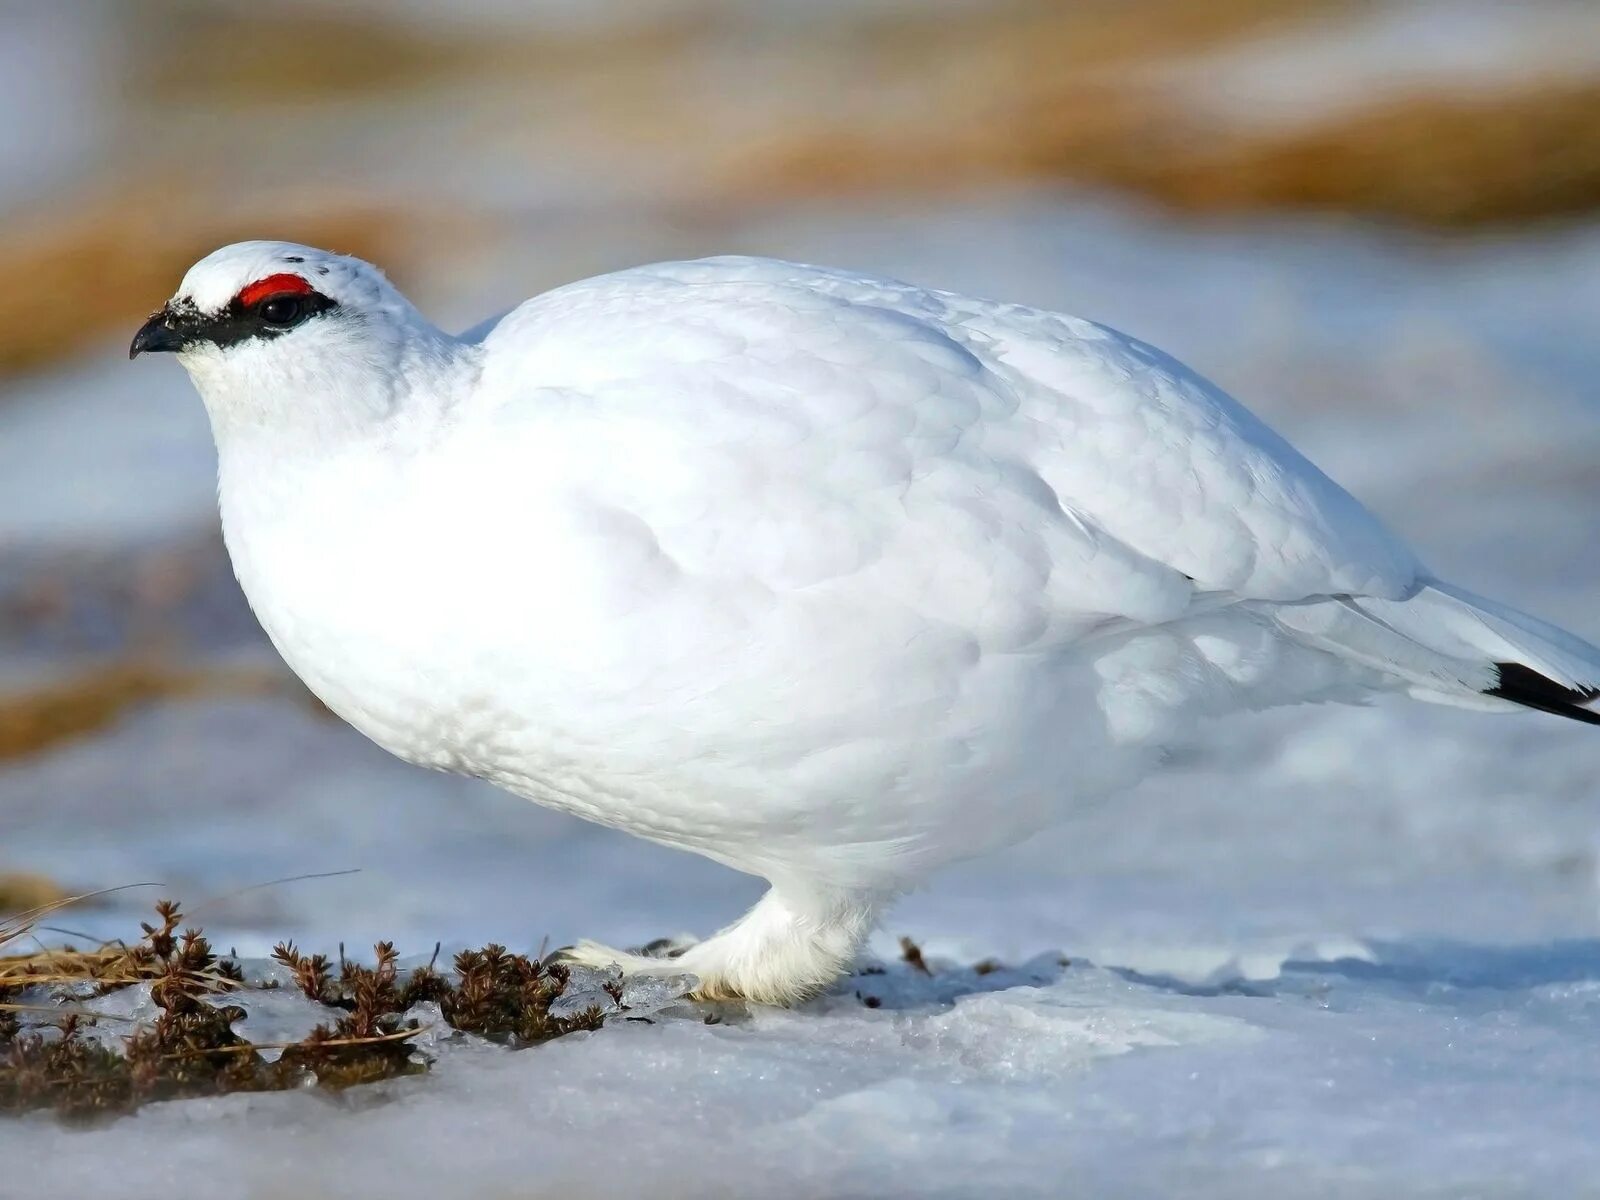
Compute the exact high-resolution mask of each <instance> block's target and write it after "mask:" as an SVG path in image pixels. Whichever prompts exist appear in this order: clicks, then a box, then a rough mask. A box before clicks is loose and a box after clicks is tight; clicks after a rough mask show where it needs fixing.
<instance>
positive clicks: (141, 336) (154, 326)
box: [128, 308, 190, 358]
mask: <svg viewBox="0 0 1600 1200" xmlns="http://www.w3.org/2000/svg"><path fill="white" fill-rule="evenodd" d="M174 324H175V323H174V321H173V319H172V311H171V310H170V309H167V308H163V309H162V310H161V311H160V312H158V313H156V314H155V315H154V316H153V317H151V318H150V319H149V320H148V321H146V322H145V323H144V324H143V325H141V326H139V332H138V333H136V334H134V335H133V344H132V345H131V346H129V347H128V357H129V358H138V357H139V355H141V354H173V353H176V352H177V351H179V350H182V349H183V348H184V347H185V346H187V345H188V344H189V340H190V339H189V338H188V337H186V336H185V335H184V333H183V331H182V330H180V329H177V328H174Z"/></svg>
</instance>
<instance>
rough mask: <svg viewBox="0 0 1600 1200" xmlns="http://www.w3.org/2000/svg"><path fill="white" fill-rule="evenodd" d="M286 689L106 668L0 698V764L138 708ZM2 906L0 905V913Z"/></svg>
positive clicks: (256, 674) (248, 677) (198, 673)
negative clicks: (178, 700)
mask: <svg viewBox="0 0 1600 1200" xmlns="http://www.w3.org/2000/svg"><path fill="white" fill-rule="evenodd" d="M290 688H291V685H290V684H289V683H288V682H287V681H286V680H285V678H284V677H283V676H282V675H280V674H278V673H276V672H272V671H267V670H247V669H229V670H220V669H192V668H181V667H174V666H168V665H164V664H161V663H155V662H144V661H133V662H121V663H112V664H108V665H106V666H102V667H99V668H96V669H93V670H89V671H85V672H83V673H82V674H79V675H77V676H75V677H73V678H71V679H68V680H65V681H63V682H60V683H54V684H51V685H49V686H46V687H41V688H37V689H35V690H32V691H27V692H18V693H12V694H10V695H4V694H0V762H3V761H5V760H6V759H9V758H19V757H22V756H24V755H28V754H37V753H39V752H40V751H43V750H48V749H49V748H51V747H52V746H55V745H57V744H59V743H61V742H65V741H68V740H70V739H72V738H78V737H83V736H85V735H87V734H91V733H96V732H98V731H100V730H102V729H104V728H106V727H107V726H108V725H110V724H111V723H112V722H113V721H115V720H117V719H118V718H119V717H121V716H122V715H123V714H124V713H125V712H127V711H128V710H129V709H131V708H134V707H136V706H138V705H141V704H149V703H153V702H156V701H161V700H173V699H181V698H186V697H192V696H202V695H204V696H250V695H271V694H281V693H283V692H285V691H286V690H289V689H290ZM296 694H298V693H296ZM3 894H4V893H3V892H0V896H3ZM5 907H7V906H6V905H5V904H4V903H0V909H4V908H5Z"/></svg>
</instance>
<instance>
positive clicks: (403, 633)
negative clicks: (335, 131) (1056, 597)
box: [241, 545, 1261, 878]
mask: <svg viewBox="0 0 1600 1200" xmlns="http://www.w3.org/2000/svg"><path fill="white" fill-rule="evenodd" d="M296 549H297V552H300V553H303V552H304V547H303V545H302V546H300V547H297V548H296ZM486 558H487V556H486ZM396 561H404V556H402V555H400V554H396V553H383V554H374V555H373V557H372V558H371V560H370V561H368V562H366V563H364V564H363V563H356V564H354V568H355V569H352V564H351V563H350V562H348V561H345V562H337V563H336V562H335V561H334V560H333V559H332V558H331V557H330V559H329V560H328V562H327V563H326V564H325V566H324V569H325V570H326V571H327V572H334V571H340V572H343V575H342V577H341V578H340V580H339V582H338V586H325V585H322V584H321V583H320V580H321V579H323V578H324V577H323V576H321V575H319V573H318V572H307V571H301V572H300V577H302V578H312V579H318V580H319V587H318V588H317V589H316V590H315V592H313V591H312V590H311V589H307V590H306V591H304V592H303V593H302V594H300V595H299V596H298V597H296V596H293V595H292V594H291V593H290V592H288V591H287V590H285V589H281V588H277V587H274V588H272V589H269V590H268V591H267V593H266V596H265V602H263V594H262V590H261V589H260V588H257V589H255V590H254V591H253V592H252V600H253V602H254V603H255V604H256V608H257V612H258V615H259V616H260V617H261V619H262V623H263V625H264V626H266V628H267V630H268V632H269V634H270V635H271V636H272V638H273V640H274V642H275V643H276V644H277V646H278V647H279V649H280V651H281V652H282V653H283V655H284V657H285V658H286V659H287V661H288V662H289V664H290V665H291V666H292V667H293V668H294V669H295V670H296V671H297V672H298V673H299V674H300V675H301V677H302V678H303V679H305V681H306V682H307V684H308V685H309V686H310V687H311V688H312V690H313V691H315V692H316V693H317V694H318V695H319V696H320V697H321V698H322V699H323V700H324V701H325V702H327V704H328V705H329V707H330V708H332V709H333V710H334V711H335V712H336V713H338V714H339V715H340V716H342V717H344V718H345V719H346V720H348V721H349V722H350V723H351V724H352V725H354V726H355V727H356V728H357V729H359V730H361V731H362V732H363V733H365V734H367V735H368V736H369V737H371V738H372V739H373V740H375V741H377V742H378V743H379V744H380V745H382V746H384V747H386V748H387V749H389V750H390V751H392V752H393V753H395V754H397V755H398V756H400V757H401V758H404V759H406V760H408V761H410V762H414V763H417V764H419V765H422V766H427V767H432V768H435V769H439V770H446V771H453V772H460V773H464V774H468V775H473V776H478V777H481V778H485V779H488V780H490V781H492V782H495V783H497V784H499V785H501V786H503V787H505V788H507V789H508V790H510V791H513V792H515V793H517V794H519V795H523V796H525V797H528V798H529V799H532V800H535V801H537V802H539V803H541V804H545V805H548V806H551V807H554V808H558V809H562V810H564V811H568V812H571V813H574V814H576V815H578V816H581V817H584V818H587V819H589V820H593V821H597V822H600V823H602V824H606V825H610V826H614V827H617V828H621V829H625V830H628V831H630V832H633V833H636V834H639V835H641V836H645V837H648V838H651V839H654V840H657V841H661V842H665V843H668V844H672V845H677V846H684V847H687V848H691V849H695V850H699V851H700V852H702V853H705V854H707V855H709V856H711V857H714V858H717V859H719V860H721V861H724V862H728V863H730V864H732V865H735V866H739V867H741V868H744V869H748V870H753V871H757V872H761V873H766V874H770V873H772V872H774V871H779V870H783V869H805V870H809V871H811V872H813V873H826V872H831V873H833V874H835V875H841V876H842V875H854V876H860V877H862V878H873V877H879V878H881V877H883V876H885V875H891V874H901V875H905V876H914V875H915V874H916V873H918V872H920V871H922V870H925V869H927V868H928V867H930V866H935V865H938V864H940V863H942V862H947V861H950V860H953V859H956V858H961V857H965V856H970V855H973V854H978V853H982V852H984V851H986V850H988V849H991V848H993V847H996V846H1000V845H1004V844H1007V843H1010V842H1014V841H1016V840H1019V839H1020V838H1022V837H1025V836H1028V835H1030V834H1032V833H1033V832H1036V831H1037V830H1038V829H1040V828H1043V827H1045V826H1047V825H1049V824H1050V823H1052V821H1054V820H1055V819H1057V818H1058V817H1059V816H1060V815H1061V814H1062V812H1063V810H1064V809H1065V808H1067V807H1068V806H1069V805H1070V804H1071V803H1072V802H1073V801H1074V800H1080V799H1084V798H1088V797H1093V796H1098V795H1101V794H1103V793H1105V792H1106V791H1108V790H1110V789H1112V788H1114V787H1116V786H1119V785H1121V784H1123V783H1126V782H1128V781H1129V780H1130V779H1132V778H1135V777H1137V776H1138V775H1139V774H1140V773H1141V772H1142V771H1143V770H1144V769H1145V768H1146V767H1147V766H1148V765H1149V764H1150V763H1151V762H1152V761H1153V759H1154V757H1155V754H1156V753H1157V752H1158V750H1159V747H1160V746H1161V745H1162V744H1163V743H1164V742H1165V741H1166V740H1167V739H1168V738H1169V737H1170V736H1172V735H1173V733H1175V732H1177V731H1179V730H1180V729H1181V727H1182V726H1183V725H1184V724H1185V723H1187V722H1188V721H1189V720H1191V719H1192V717H1193V716H1194V715H1195V714H1197V713H1200V712H1203V711H1206V710H1207V709H1208V708H1210V709H1213V710H1215V709H1214V705H1213V701H1217V699H1218V697H1222V698H1223V700H1222V710H1223V711H1226V708H1228V707H1237V706H1238V705H1239V701H1240V699H1241V697H1243V696H1244V692H1243V691H1242V689H1241V688H1239V687H1238V686H1237V681H1230V680H1224V679H1222V676H1221V673H1219V671H1218V670H1216V669H1214V668H1213V666H1212V664H1211V663H1210V660H1209V659H1208V658H1207V655H1209V654H1214V653H1215V651H1214V650H1207V649H1204V648H1203V647H1204V646H1205V645H1207V644H1210V643H1215V644H1218V645H1230V646H1231V645H1234V644H1236V643H1238V642H1240V641H1241V640H1244V639H1248V638H1258V639H1259V637H1260V636H1261V635H1260V630H1259V628H1258V627H1256V626H1255V625H1253V624H1252V623H1251V622H1249V621H1247V620H1245V619H1244V618H1229V619H1227V620H1223V619H1222V618H1205V619H1204V620H1205V622H1209V624H1204V623H1202V624H1201V625H1197V626H1195V627H1194V628H1193V629H1187V628H1186V627H1185V626H1184V624H1183V623H1181V622H1179V623H1175V624H1174V625H1171V626H1167V627H1163V628H1160V629H1150V630H1145V631H1139V632H1135V633H1132V634H1129V635H1128V636H1125V637H1121V638H1114V639H1106V640H1102V641H1098V642H1095V643H1094V644H1092V645H1063V646H1053V647H1044V648H1040V649H1037V650H1031V651H1022V650H1017V649H1014V648H1009V649H1003V650H991V649H987V648H986V647H985V646H984V644H983V642H982V639H981V638H979V637H977V636H975V634H974V632H973V631H972V630H970V629H967V628H964V627H962V626H960V625H956V624H953V623H949V622H944V623H941V622H936V621H931V620H927V619H925V618H923V617H921V616H919V614H918V613H917V612H916V611H914V610H912V609H910V608H907V607H905V606H903V605H902V606H896V605H893V604H890V603H887V602H886V601H884V600H883V599H882V598H881V597H879V596H877V595H876V594H874V593H872V592H870V591H867V590H865V589H860V588H857V589H855V590H854V591H844V590H838V591H830V590H829V589H827V588H810V589H803V590H799V591H796V592H793V593H790V594H786V595H774V594H773V593H772V592H770V591H766V590H759V589H757V590H752V591H750V592H748V593H746V592H742V591H740V590H739V589H738V588H737V587H734V586H732V585H717V586H715V587H713V586H710V585H706V586H701V585H700V584H699V582H698V581H695V580H689V581H675V580H671V579H670V577H669V580H668V584H667V585H666V586H662V587H660V588H658V589H656V590H655V591H651V592H648V593H644V594H634V593H633V592H628V591H624V590H621V589H617V588H603V587H599V586H592V587H583V586H579V585H578V584H576V583H572V582H570V581H568V582H565V586H562V583H563V581H560V580H558V581H556V583H554V584H552V582H551V581H550V580H547V579H542V578H539V577H535V576H532V575H518V574H512V573H510V568H507V567H502V566H500V565H499V564H498V563H495V564H493V569H489V568H483V567H476V566H475V567H474V569H473V570H471V571H468V570H464V569H463V570H456V571H452V570H448V569H442V568H441V569H433V570H415V569H409V568H408V573H407V574H406V576H405V577H404V578H395V577H392V575H385V574H384V571H385V569H386V566H385V564H392V563H394V562H396ZM391 569H392V568H391ZM286 574H288V573H287V572H281V571H280V572H277V573H274V574H273V575H272V576H270V577H269V576H268V575H267V574H266V573H263V575H262V578H263V579H267V578H271V579H274V580H275V579H276V578H278V577H281V576H284V575H286ZM253 578H255V576H254V575H253V574H252V573H251V572H249V571H246V572H241V579H242V580H244V581H246V585H247V591H251V588H250V586H249V584H250V581H251V580H252V579H253ZM469 584H470V586H469ZM1229 620H1231V621H1233V622H1234V624H1229V623H1228V621H1229ZM1219 622H1221V623H1220V624H1219ZM1201 635H1204V636H1201Z"/></svg>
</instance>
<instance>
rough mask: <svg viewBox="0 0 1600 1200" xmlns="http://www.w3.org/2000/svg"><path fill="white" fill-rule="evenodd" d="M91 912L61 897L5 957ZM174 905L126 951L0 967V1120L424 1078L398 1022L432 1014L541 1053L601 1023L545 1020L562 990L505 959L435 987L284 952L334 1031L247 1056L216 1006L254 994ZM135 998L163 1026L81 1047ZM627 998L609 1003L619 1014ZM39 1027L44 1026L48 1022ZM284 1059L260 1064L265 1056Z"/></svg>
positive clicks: (411, 1034)
mask: <svg viewBox="0 0 1600 1200" xmlns="http://www.w3.org/2000/svg"><path fill="white" fill-rule="evenodd" d="M87 898H88V897H67V898H64V899H61V900H57V901H54V902H51V903H49V904H45V905H40V906H38V907H35V908H32V909H30V910H28V911H26V912H23V913H21V914H19V915H18V916H16V917H11V918H3V919H0V950H3V949H4V948H5V947H6V946H8V945H14V944H16V943H18V942H20V941H21V940H22V939H23V938H25V937H27V936H28V934H29V932H30V931H31V930H32V929H33V928H34V926H35V925H36V924H37V923H38V922H39V921H40V920H42V919H43V918H45V917H47V916H49V915H50V914H52V913H54V912H56V911H58V910H59V909H61V908H64V907H66V906H67V905H70V904H73V903H76V902H78V901H80V900H83V899H87ZM181 923H182V913H181V912H180V911H179V908H178V906H177V905H176V904H174V903H172V902H170V901H161V902H158V903H157V905H156V920H155V921H154V922H146V923H143V924H141V926H140V928H141V930H142V933H143V936H142V937H140V938H139V939H138V940H137V941H135V942H133V943H131V944H124V943H121V942H115V943H107V944H106V945H102V946H98V947H95V948H93V949H91V950H86V951H80V950H73V949H64V950H47V949H46V950H39V951H36V952H33V953H28V954H18V955H12V956H10V957H0V1115H3V1114H12V1113H20V1112H27V1111H31V1110H36V1109H47V1110H51V1111H54V1112H56V1113H57V1114H59V1115H60V1116H62V1117H65V1118H68V1119H71V1120H79V1121H86V1120H103V1119H106V1118H109V1117H115V1116H119V1115H122V1114H125V1113H129V1112H132V1111H134V1110H135V1109H137V1108H138V1107H139V1106H140V1105H142V1104H145V1103H149V1102H152V1101H157V1100H173V1099H181V1098H184V1097H190V1096H213V1095H222V1094H225V1093H229V1092H239V1091H249V1092H254V1091H283V1090H288V1089H293V1088H299V1087H302V1086H304V1085H306V1084H307V1083H314V1084H316V1085H318V1086H321V1087H324V1088H346V1087H351V1086H355V1085H357V1084H364V1083H373V1082H377V1081H379V1080H383V1079H390V1078H393V1077H395V1076H397V1075H410V1074H416V1073H419V1072H422V1071H425V1070H427V1068H428V1062H427V1060H426V1059H424V1058H422V1057H420V1056H419V1055H417V1053H416V1052H415V1050H414V1048H413V1046H412V1045H411V1041H412V1039H413V1038H415V1037H416V1036H417V1034H419V1033H420V1032H422V1029H421V1027H420V1026H419V1024H418V1022H417V1020H416V1019H415V1018H412V1017H408V1016H407V1015H406V1014H407V1013H409V1012H410V1011H411V1010H412V1009H413V1008H414V1007H415V1006H416V1005H417V1004H419V1003H422V1002H425V1001H427V1002H433V1003H436V1004H438V1005H439V1007H440V1011H441V1013H442V1014H443V1017H444V1020H445V1022H446V1023H447V1024H448V1025H450V1026H451V1027H452V1028H455V1029H459V1030H462V1031H464V1032H469V1033H473V1034H476V1035H479V1036H482V1037H485V1038H489V1039H492V1040H496V1041H500V1042H504V1043H507V1044H510V1045H513V1046H529V1045H536V1044H538V1043H540V1042H544V1041H548V1040H550V1039H552V1038H556V1037H561V1036H563V1035H564V1034H567V1033H571V1032H574V1031H577V1030H583V1029H598V1028H599V1027H600V1026H601V1025H602V1024H603V1020H604V1018H603V1016H602V1014H601V1012H600V1009H599V1008H598V1007H591V1008H589V1009H587V1010H585V1011H583V1012H580V1013H577V1014H575V1015H572V1016H555V1015H553V1014H552V1013H551V1012H550V1005H551V1002H552V1001H554V1000H556V999H557V998H558V997H560V996H561V994H562V992H563V991H564V990H565V988H566V986H567V982H568V980H569V975H568V973H567V971H566V970H565V968H563V967H562V966H560V965H559V964H550V965H546V964H543V963H540V962H537V961H534V960H532V959H529V958H527V957H525V956H523V955H516V954H510V953H508V952H507V951H506V950H505V949H504V948H503V947H501V946H486V947H484V948H483V949H482V950H473V951H465V952H463V953H462V954H459V955H457V956H456V959H455V963H454V969H453V971H452V972H451V973H449V974H448V975H447V974H444V973H441V972H438V971H435V970H434V969H433V968H432V967H431V966H429V967H422V968H418V969H416V970H413V971H409V972H402V971H401V970H400V969H399V966H398V961H399V954H398V952H397V951H396V950H395V948H394V946H393V945H392V944H390V943H388V942H379V943H378V944H377V945H376V946H375V947H374V948H373V954H374V960H375V961H374V964H373V965H372V966H364V965H361V964H358V963H354V962H350V961H348V960H346V959H345V958H344V957H343V955H342V954H341V955H340V960H339V963H338V964H337V968H336V967H335V965H334V964H333V963H332V962H330V961H329V960H328V959H326V958H324V957H323V956H321V955H303V954H301V953H300V952H299V951H297V950H296V949H295V948H294V947H293V946H292V945H287V944H284V945H280V946H279V947H278V948H277V949H276V950H275V951H274V955H273V956H274V957H275V958H276V959H277V960H278V961H279V962H280V963H282V964H283V965H284V966H285V967H287V968H288V969H289V970H290V971H291V972H292V974H293V976H294V980H295V986H297V987H298V988H299V990H300V991H301V992H302V993H303V994H304V995H305V997H306V998H307V999H308V1000H310V1001H311V1002H312V1003H314V1004H316V1005H318V1006H320V1007H321V1008H323V1009H325V1010H326V1011H327V1012H328V1014H329V1016H328V1020H327V1021H325V1022H324V1023H322V1024H320V1025H318V1026H317V1027H316V1028H315V1029H313V1030H312V1031H311V1033H310V1034H308V1035H307V1036H306V1037H304V1038H301V1039H300V1040H298V1041H294V1042H284V1043H271V1044H267V1043H253V1042H250V1041H248V1040H247V1039H245V1038H244V1037H241V1036H240V1035H239V1034H237V1033H235V1032H234V1030H233V1026H234V1024H236V1023H237V1022H238V1021H240V1020H241V1019H243V1018H244V1017H245V1016H246V1010H245V1009H243V1008H241V1007H239V1006H238V1005H237V1004H228V1003H226V1001H227V999H228V997H229V996H239V995H240V994H241V993H243V992H244V991H246V990H247V989H249V988H251V987H262V986H269V987H271V986H276V984H269V985H261V984H254V985H253V984H250V983H247V982H246V980H245V977H244V974H243V972H242V971H241V969H240V967H239V965H238V964H237V963H235V962H234V961H232V960H231V959H228V958H224V957H219V956H218V955H216V954H215V953H213V952H212V949H211V946H210V944H209V943H208V941H207V940H206V938H205V935H204V934H203V933H202V932H201V931H200V930H198V929H187V930H183V931H182V932H181V933H180V932H179V926H180V925H181ZM138 983H148V984H149V985H150V998H151V1001H152V1002H153V1003H154V1005H155V1007H156V1009H157V1014H156V1015H155V1016H153V1017H152V1018H151V1019H149V1020H148V1021H146V1022H142V1023H140V1024H138V1025H137V1026H135V1027H133V1028H131V1029H130V1030H128V1032H127V1035H126V1036H125V1037H124V1038H123V1039H122V1048H121V1050H120V1051H118V1050H116V1049H112V1048H110V1047H109V1046H107V1045H105V1044H103V1043H102V1041H101V1040H99V1039H96V1038H91V1037H88V1036H86V1030H87V1029H88V1028H89V1027H90V1026H92V1025H94V1024H95V1023H96V1022H97V1020H104V1019H105V1018H104V1017H99V1018H97V1017H96V1014H95V1011H94V1007H93V1000H94V998H95V997H100V996H105V995H108V994H109V993H111V992H114V991H117V990H119V989H121V988H126V987H130V986H132V985H134V984H138ZM621 995H622V992H621V988H620V986H617V987H616V988H615V989H614V990H613V991H612V998H613V1000H615V1001H617V1002H619V1003H620V999H621ZM45 1017H49V1018H51V1020H48V1021H46V1020H44V1018H45ZM268 1049H274V1050H279V1051H281V1054H279V1055H278V1056H277V1057H275V1058H274V1059H273V1060H271V1061H268V1060H267V1059H266V1058H265V1057H264V1056H263V1055H262V1054H261V1051H263V1050H268Z"/></svg>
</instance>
